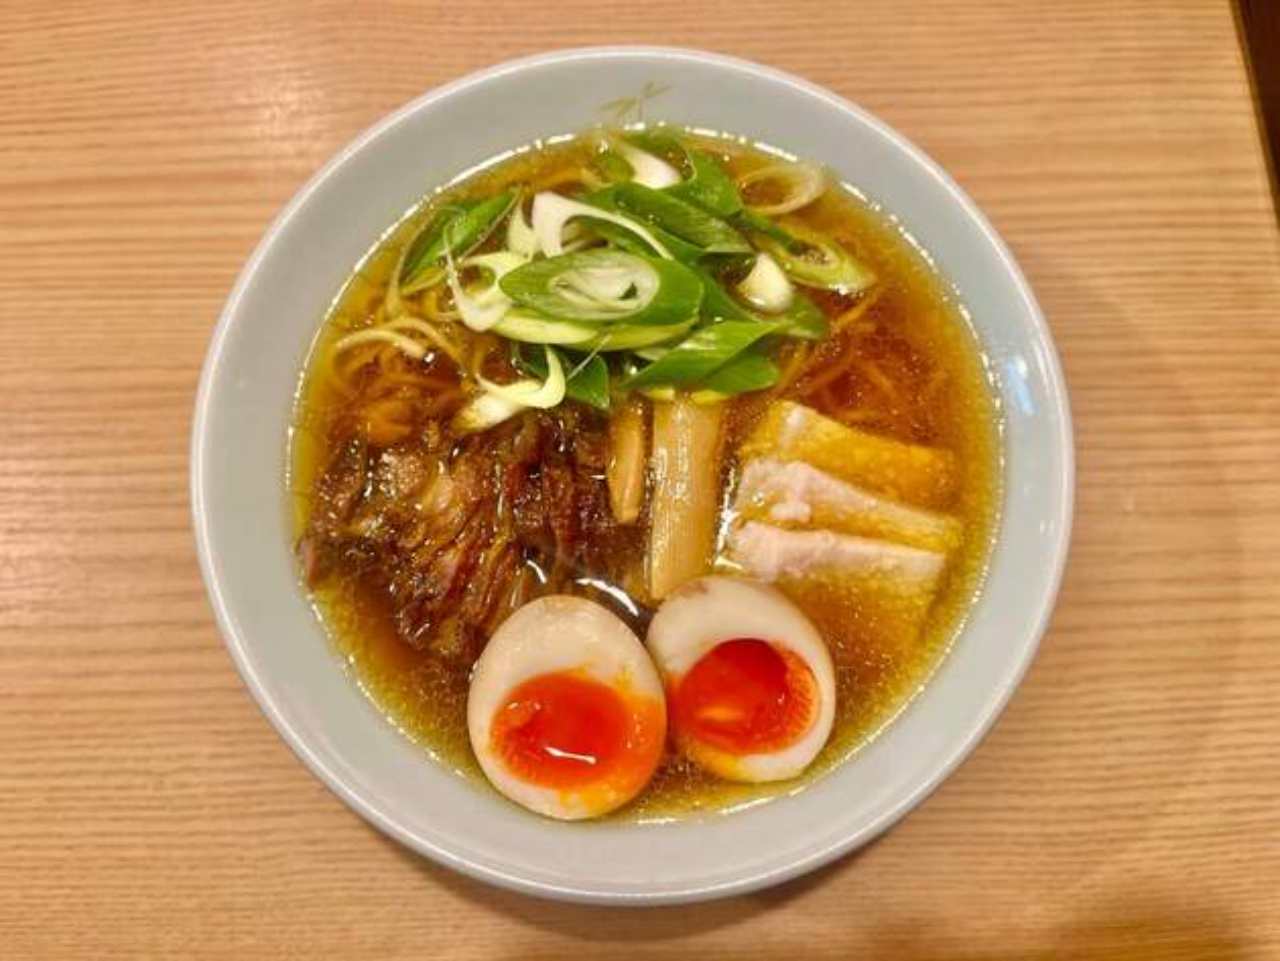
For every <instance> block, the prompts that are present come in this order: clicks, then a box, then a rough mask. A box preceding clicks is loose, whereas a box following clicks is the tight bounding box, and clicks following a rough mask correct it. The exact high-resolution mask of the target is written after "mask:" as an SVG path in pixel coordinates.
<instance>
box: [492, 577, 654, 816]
mask: <svg viewBox="0 0 1280 961" xmlns="http://www.w3.org/2000/svg"><path fill="white" fill-rule="evenodd" d="M467 727H468V731H469V733H470V736H471V748H472V750H473V751H474V752H475V756H476V758H477V759H478V760H479V762H480V767H481V769H482V770H483V771H484V773H485V776H486V777H488V779H489V781H490V782H491V783H492V784H493V786H494V787H496V788H497V789H498V790H499V791H501V792H502V793H503V794H505V795H506V796H507V797H509V798H510V799H511V800H513V801H515V802H516V803H517V804H522V805H524V806H525V807H527V808H529V809H530V810H533V811H536V812H538V813H539V814H545V815H546V816H548V817H553V818H560V819H562V820H577V819H579V818H591V817H598V816H599V815H601V814H607V813H608V812H609V811H612V810H614V809H615V808H617V807H620V806H621V805H623V804H626V803H627V801H629V800H631V799H632V798H633V797H635V796H636V795H637V794H638V793H640V791H641V789H642V788H643V787H644V786H645V784H647V783H648V781H649V778H650V777H651V776H652V774H653V771H654V768H656V767H657V765H658V761H659V759H660V758H661V757H662V751H663V745H664V743H665V740H666V730H667V712H666V704H665V702H664V701H663V695H662V683H661V681H659V679H658V674H657V671H655V670H654V667H653V663H652V662H651V661H650V660H649V656H648V654H646V653H645V649H644V647H643V645H641V643H640V639H639V638H637V637H636V635H635V634H634V633H632V631H631V629H630V628H628V627H627V626H626V625H625V624H624V623H623V622H622V621H620V620H619V619H618V618H617V617H616V616H615V615H614V614H612V613H610V612H609V611H608V610H606V609H605V608H603V607H601V606H600V605H599V604H596V603H593V602H592V601H588V600H584V599H583V598H580V597H568V596H563V595H553V596H550V597H543V598H540V599H538V600H536V601H532V602H530V603H528V604H526V605H525V606H524V607H522V608H520V609H519V610H518V611H516V612H515V613H514V614H513V615H511V617H509V618H508V619H507V620H506V621H505V622H503V624H502V626H501V627H499V628H498V630H497V631H495V632H494V635H493V637H492V638H491V639H490V641H489V643H488V645H487V646H486V647H485V649H484V653H483V654H481V655H480V659H479V660H478V661H477V662H476V666H475V672H474V674H473V675H472V678H471V690H470V693H469V694H468V697H467Z"/></svg>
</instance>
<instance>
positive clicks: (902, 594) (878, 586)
mask: <svg viewBox="0 0 1280 961" xmlns="http://www.w3.org/2000/svg"><path fill="white" fill-rule="evenodd" d="M726 548H727V550H726V559H727V560H728V561H729V562H730V563H731V564H732V565H733V566H734V567H736V568H738V569H739V570H741V572H742V573H744V574H746V575H747V576H749V577H755V578H757V579H759V580H762V581H768V582H772V583H777V584H778V585H779V586H781V587H782V588H783V589H784V590H785V591H786V592H787V593H788V594H789V595H790V596H791V597H792V599H793V600H795V601H796V602H797V603H799V604H800V605H801V607H803V608H804V609H805V610H825V611H830V612H831V613H832V615H833V617H835V618H837V619H838V620H844V621H845V622H846V628H847V626H848V625H852V626H853V627H854V628H855V630H856V631H857V632H858V633H860V634H862V635H864V636H866V637H867V638H868V639H874V640H875V641H877V642H878V643H879V644H880V645H882V646H884V647H887V648H894V647H896V648H902V647H905V646H907V645H910V644H912V643H914V642H915V640H916V638H917V637H918V636H919V632H920V628H921V626H922V624H923V623H924V620H925V618H926V617H927V616H928V613H929V606H930V604H931V603H932V601H933V596H934V593H935V592H936V590H937V587H938V583H939V581H940V579H941V577H942V575H943V572H944V570H945V568H946V562H947V557H946V555H945V554H943V553H941V552H939V551H932V550H925V549H922V548H919V547H908V546H906V545H904V544H894V543H891V542H889V541H882V540H873V539H871V538H867V537H857V536H854V535H850V534H838V533H835V532H834V531H828V530H789V529H786V528H782V527H775V526H774V525H772V524H764V523H761V522H759V521H747V522H745V523H742V524H739V525H737V526H736V527H735V528H734V529H733V530H732V531H731V532H730V533H729V539H728V543H727V545H726Z"/></svg>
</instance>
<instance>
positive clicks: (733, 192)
mask: <svg viewBox="0 0 1280 961" xmlns="http://www.w3.org/2000/svg"><path fill="white" fill-rule="evenodd" d="M688 157H689V165H690V166H691V167H692V168H693V176H692V177H690V178H689V179H688V180H684V181H681V182H680V183H678V184H676V185H675V186H674V187H668V188H667V192H668V193H670V194H672V195H673V196H676V197H679V198H680V199H681V200H687V201H689V203H691V204H697V205H698V206H699V207H701V208H702V209H703V210H705V211H707V212H708V213H712V214H715V215H716V216H717V217H732V216H733V215H734V214H736V213H737V212H738V211H739V210H741V209H742V198H741V197H740V196H739V195H738V188H737V187H736V186H734V183H733V181H732V180H731V179H730V178H729V175H728V174H727V173H725V171H724V168H723V167H721V166H720V163H719V161H717V160H716V159H715V157H712V156H711V155H710V154H707V153H703V152H702V151H701V150H690V151H689V152H688Z"/></svg>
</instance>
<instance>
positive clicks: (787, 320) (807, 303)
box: [770, 290, 829, 340]
mask: <svg viewBox="0 0 1280 961" xmlns="http://www.w3.org/2000/svg"><path fill="white" fill-rule="evenodd" d="M770 319H772V320H775V321H777V322H778V323H780V324H783V325H784V327H783V329H782V330H781V331H779V333H782V334H785V335H786V336H788V337H795V338H797V339H799V340H822V338H823V337H826V336H827V330H828V326H829V325H828V324H827V315H826V314H824V313H823V312H822V309H821V308H820V307H819V306H818V305H817V304H815V303H814V302H813V301H812V300H810V299H809V298H808V297H806V296H805V295H804V294H802V293H800V291H798V290H797V291H796V293H795V296H794V297H792V298H791V306H789V307H788V308H787V309H786V310H784V311H783V312H782V313H780V314H774V315H773V317H772V318H770Z"/></svg>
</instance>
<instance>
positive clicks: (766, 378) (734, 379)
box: [693, 350, 779, 401]
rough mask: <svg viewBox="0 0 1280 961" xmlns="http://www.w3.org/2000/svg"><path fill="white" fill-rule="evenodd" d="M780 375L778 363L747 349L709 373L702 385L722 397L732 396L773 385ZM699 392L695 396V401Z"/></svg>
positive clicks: (704, 388)
mask: <svg viewBox="0 0 1280 961" xmlns="http://www.w3.org/2000/svg"><path fill="white" fill-rule="evenodd" d="M778 377H779V372H778V365H777V364H775V363H774V362H773V361H771V360H770V359H769V358H768V357H766V356H765V355H764V354H761V353H758V352H757V351H755V350H747V351H744V352H743V353H741V354H739V355H738V356H737V357H735V358H733V360H731V361H729V362H728V363H727V364H725V365H724V366H722V367H720V368H718V369H716V370H715V371H713V372H712V373H711V374H710V375H708V376H707V378H706V379H705V380H704V381H703V382H702V387H703V390H704V391H706V392H707V393H714V394H716V395H718V396H719V397H720V398H724V397H732V396H734V395H735V394H746V393H749V392H751V391H753V390H765V389H767V388H769V387H772V386H773V385H774V384H776V383H777V382H778ZM702 392H703V391H699V392H698V393H702ZM698 393H695V394H694V396H693V399H694V400H695V401H696V400H698Z"/></svg>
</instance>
